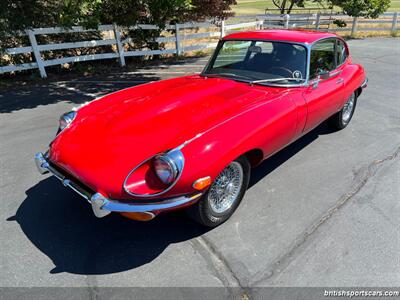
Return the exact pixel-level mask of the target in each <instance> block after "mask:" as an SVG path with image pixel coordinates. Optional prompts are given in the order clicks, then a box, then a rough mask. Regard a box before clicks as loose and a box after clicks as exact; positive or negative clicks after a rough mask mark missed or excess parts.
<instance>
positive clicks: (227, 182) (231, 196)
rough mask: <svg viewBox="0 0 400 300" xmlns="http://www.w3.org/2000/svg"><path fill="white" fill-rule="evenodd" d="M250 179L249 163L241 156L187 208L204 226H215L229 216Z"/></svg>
mask: <svg viewBox="0 0 400 300" xmlns="http://www.w3.org/2000/svg"><path fill="white" fill-rule="evenodd" d="M249 180H250V163H249V161H248V160H247V158H246V157H244V156H241V157H239V158H237V159H236V160H234V161H232V162H231V163H230V164H229V165H228V166H226V167H225V169H224V170H222V172H221V173H220V174H219V175H218V176H217V177H216V178H215V180H214V182H213V183H212V184H211V186H210V188H209V189H208V191H207V192H206V193H205V194H204V195H203V196H202V197H201V199H200V200H199V201H198V202H197V203H195V204H194V205H192V206H190V207H189V208H188V210H187V212H188V214H189V216H190V217H191V218H192V219H193V220H195V221H196V222H198V223H200V224H201V225H203V226H206V227H216V226H218V225H220V224H222V223H223V222H225V221H226V220H228V219H229V218H230V216H231V215H232V214H233V213H234V212H235V210H236V208H237V207H238V206H239V204H240V202H241V201H242V199H243V196H244V193H245V192H246V190H247V186H248V184H249Z"/></svg>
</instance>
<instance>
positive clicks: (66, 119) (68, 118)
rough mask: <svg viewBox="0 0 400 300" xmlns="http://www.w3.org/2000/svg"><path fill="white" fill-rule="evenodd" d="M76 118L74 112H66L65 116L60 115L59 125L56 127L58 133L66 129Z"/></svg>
mask: <svg viewBox="0 0 400 300" xmlns="http://www.w3.org/2000/svg"><path fill="white" fill-rule="evenodd" d="M75 117H76V111H69V112H66V113H65V114H62V115H61V117H60V121H59V122H60V125H59V127H58V132H57V133H60V132H61V131H63V130H64V129H65V128H67V127H68V126H69V124H71V123H72V121H73V120H74V119H75Z"/></svg>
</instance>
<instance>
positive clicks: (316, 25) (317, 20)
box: [315, 13, 321, 30]
mask: <svg viewBox="0 0 400 300" xmlns="http://www.w3.org/2000/svg"><path fill="white" fill-rule="evenodd" d="M320 20H321V15H320V14H319V13H317V16H316V20H315V29H317V30H318V29H319V22H320Z"/></svg>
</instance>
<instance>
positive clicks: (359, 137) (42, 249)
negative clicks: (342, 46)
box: [0, 38, 400, 296]
mask: <svg viewBox="0 0 400 300" xmlns="http://www.w3.org/2000/svg"><path fill="white" fill-rule="evenodd" d="M349 44H350V47H351V50H352V54H353V58H354V61H356V62H360V63H362V64H363V65H364V66H365V68H366V70H367V73H368V77H369V79H370V81H369V86H368V89H367V90H366V91H365V93H363V94H362V96H361V97H360V99H359V103H358V107H357V110H356V113H355V115H354V118H353V120H352V123H351V124H350V126H349V127H348V128H346V129H345V130H343V131H340V132H334V133H332V132H330V131H329V130H328V129H327V127H326V126H325V125H322V126H320V127H318V128H317V129H316V130H314V131H313V132H311V133H309V134H308V135H306V136H305V137H303V138H302V139H301V140H299V141H297V142H295V143H294V144H292V145H291V146H289V147H288V148H286V149H285V150H283V151H281V152H280V153H278V154H277V155H275V156H274V157H272V158H270V159H268V160H267V161H265V162H264V163H263V164H262V165H261V166H259V167H258V168H257V169H255V170H254V172H253V174H252V179H251V187H250V188H249V190H248V192H247V194H246V197H245V199H244V201H243V202H242V204H241V206H240V207H239V209H238V210H237V212H236V213H235V214H234V216H233V217H232V218H231V219H230V220H229V221H228V222H226V223H225V224H223V225H222V226H220V227H218V228H216V229H214V230H209V231H208V230H206V229H203V228H201V227H199V226H198V225H196V224H194V223H192V222H191V221H190V220H189V219H187V218H186V217H185V215H184V214H182V213H174V214H169V215H165V216H161V217H159V218H156V219H155V220H153V221H152V222H149V223H138V222H133V221H130V220H126V219H124V218H121V217H119V216H110V217H107V218H104V219H96V218H95V217H94V216H93V215H92V213H91V209H90V208H89V207H88V206H87V205H86V203H85V202H84V201H82V199H81V198H79V196H77V195H75V194H74V193H73V192H72V191H69V190H66V189H65V188H63V187H62V186H61V185H60V183H59V182H58V181H57V180H56V179H54V178H51V177H44V176H41V175H39V174H38V173H37V171H36V169H35V167H34V165H33V161H32V156H33V154H34V153H35V151H38V150H44V149H45V147H46V145H47V144H48V142H49V141H50V140H51V139H52V138H53V136H54V133H55V129H56V126H57V120H58V116H59V115H60V114H61V113H62V112H65V111H67V110H69V109H70V108H71V107H73V106H74V105H76V104H79V103H82V102H85V101H87V100H91V99H93V98H94V97H96V96H97V95H100V94H102V93H105V92H109V91H113V90H117V89H120V88H124V87H127V86H131V85H135V84H140V83H143V82H146V81H149V80H158V79H162V78H169V77H175V76H180V75H183V74H186V73H192V72H196V71H200V70H201V68H202V66H203V65H204V64H205V62H206V58H201V59H193V60H190V61H188V62H187V63H185V64H181V63H175V64H174V65H159V66H154V67H149V68H147V69H140V70H136V71H131V72H125V73H123V70H122V69H121V73H120V74H116V73H113V74H110V75H109V76H97V77H96V76H93V77H90V78H89V79H88V78H84V79H76V80H74V81H68V82H47V83H43V84H40V85H37V86H33V87H29V88H22V89H17V88H15V89H12V90H9V91H7V92H3V93H1V94H0V159H1V182H0V198H1V210H0V234H1V235H0V238H1V251H0V262H1V273H0V285H1V286H9V287H41V286H48V287H86V288H87V290H88V291H89V292H88V296H93V291H95V290H96V287H103V286H106V287H120V286H126V287H130V286H138V287H149V286H150V287H152V286H153V287H154V286H161V287H210V286H212V287H226V286H233V287H242V288H246V287H267V286H399V284H400V225H399V224H400V219H399V216H400V202H399V200H400V184H399V183H400V182H399V181H400V174H399V170H400V155H399V151H400V150H399V149H400V148H399V147H400V105H399V95H400V84H399V82H400V77H399V65H400V40H399V39H393V38H371V39H365V40H352V41H350V42H349Z"/></svg>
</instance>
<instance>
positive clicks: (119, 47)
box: [0, 12, 398, 78]
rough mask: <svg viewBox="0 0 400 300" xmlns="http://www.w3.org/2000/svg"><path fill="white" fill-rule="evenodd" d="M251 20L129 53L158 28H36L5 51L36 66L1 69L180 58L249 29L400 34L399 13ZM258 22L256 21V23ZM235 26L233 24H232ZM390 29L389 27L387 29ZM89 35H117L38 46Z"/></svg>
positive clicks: (177, 34) (179, 28) (180, 31)
mask: <svg viewBox="0 0 400 300" xmlns="http://www.w3.org/2000/svg"><path fill="white" fill-rule="evenodd" d="M248 17H251V18H252V20H253V21H250V22H243V21H242V23H234V21H235V20H237V19H241V20H243V18H244V17H240V18H232V19H231V20H228V21H227V22H224V21H222V22H220V24H218V26H217V25H215V24H213V23H211V22H204V23H185V24H176V25H167V26H166V28H165V29H166V30H170V31H171V32H173V34H170V35H167V36H160V37H157V38H156V39H155V40H154V42H158V43H170V44H171V43H172V44H173V45H174V47H172V48H171V47H170V48H166V49H163V50H134V51H129V50H126V49H127V48H126V47H125V46H126V45H127V44H129V43H131V42H132V39H131V38H125V39H122V38H121V33H122V31H123V30H125V29H138V28H141V29H142V30H154V29H158V27H157V26H156V25H147V24H143V25H137V26H134V27H130V28H120V27H118V26H116V25H101V26H99V27H98V28H97V29H85V28H83V27H80V26H75V27H72V28H70V29H65V28H61V27H52V28H35V29H32V30H26V35H27V36H28V38H29V42H30V46H26V47H17V48H9V49H6V50H5V54H7V55H17V54H24V53H31V55H33V57H34V60H35V62H29V63H22V64H18V65H7V66H2V67H0V74H1V73H6V72H15V71H21V70H28V69H36V68H37V69H39V72H40V75H41V77H43V78H45V77H47V74H46V67H49V66H54V65H61V64H65V63H73V62H81V61H91V60H103V59H118V60H119V63H120V65H121V66H125V57H130V56H148V55H160V54H176V55H181V54H183V53H184V52H187V51H194V50H204V49H207V48H214V47H215V46H216V44H217V42H216V41H215V38H219V37H223V36H224V35H225V34H227V33H229V32H232V31H237V30H241V29H245V28H249V27H253V28H256V29H261V28H275V27H279V28H297V27H307V28H313V29H317V30H326V31H350V32H351V34H353V35H354V34H355V33H356V32H357V31H390V32H392V33H394V32H396V31H397V30H398V22H397V18H398V13H397V12H396V13H385V14H383V15H382V16H380V18H379V19H374V20H372V19H361V20H359V19H357V18H350V17H348V16H343V15H334V16H333V17H334V18H335V19H341V20H345V21H346V22H347V24H350V25H351V26H349V27H345V28H338V27H335V26H332V21H333V19H332V16H329V18H328V15H319V14H307V15H305V14H292V15H276V14H271V15H259V16H248ZM254 20H255V21H254ZM232 22H233V23H232ZM365 24H366V25H369V24H380V25H383V26H382V27H365V26H363V25H365ZM385 24H386V25H389V26H385ZM196 28H207V29H208V31H206V32H195V33H188V34H187V33H185V30H187V29H196ZM89 31H109V32H110V31H111V32H112V33H113V37H112V38H107V39H101V40H91V41H79V42H69V43H51V44H38V42H37V39H36V37H37V36H38V35H50V34H63V33H81V32H89ZM198 39H203V40H204V39H210V40H212V39H214V41H213V42H210V41H207V42H202V43H199V42H194V43H191V45H186V44H187V41H190V40H198ZM105 45H114V46H115V47H114V48H115V49H116V51H112V52H109V53H99V54H89V55H79V56H67V57H61V58H56V59H48V60H45V59H44V58H43V56H42V53H43V52H45V51H52V50H65V49H76V48H90V47H98V46H105Z"/></svg>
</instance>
